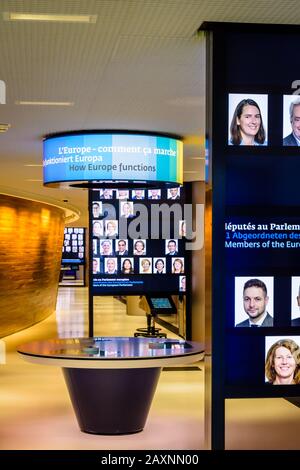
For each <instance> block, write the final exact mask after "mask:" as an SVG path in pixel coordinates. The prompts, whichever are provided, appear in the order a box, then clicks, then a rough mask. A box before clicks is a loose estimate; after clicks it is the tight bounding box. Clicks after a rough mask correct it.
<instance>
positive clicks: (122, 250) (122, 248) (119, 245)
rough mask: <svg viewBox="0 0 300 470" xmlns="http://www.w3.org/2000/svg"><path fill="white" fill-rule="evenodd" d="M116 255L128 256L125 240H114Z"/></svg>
mask: <svg viewBox="0 0 300 470" xmlns="http://www.w3.org/2000/svg"><path fill="white" fill-rule="evenodd" d="M116 255H117V256H128V250H127V243H126V240H118V241H117V240H116Z"/></svg>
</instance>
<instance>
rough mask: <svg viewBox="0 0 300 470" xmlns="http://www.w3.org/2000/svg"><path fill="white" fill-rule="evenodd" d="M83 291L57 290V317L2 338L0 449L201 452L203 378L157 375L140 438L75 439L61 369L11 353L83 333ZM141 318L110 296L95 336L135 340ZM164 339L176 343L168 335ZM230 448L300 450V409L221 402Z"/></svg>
mask: <svg viewBox="0 0 300 470" xmlns="http://www.w3.org/2000/svg"><path fill="white" fill-rule="evenodd" d="M86 318H87V289H85V288H61V289H59V298H58V304H57V312H56V315H55V314H53V315H52V316H51V317H49V318H48V319H47V320H45V321H43V322H41V323H39V324H38V325H35V326H33V327H32V328H29V329H27V330H24V331H22V332H19V333H16V334H15V335H12V336H9V337H6V338H4V342H5V346H6V364H3V365H0V449H71V450H72V449H97V450H108V449H109V450H112V451H113V450H116V449H118V450H122V449H127V450H139V449H143V450H151V449H164V450H166V449H175V450H178V449H186V450H189V449H193V450H199V449H204V372H203V364H202V363H199V364H197V366H199V367H200V368H199V369H197V370H191V369H190V370H179V371H178V370H171V371H170V370H168V371H162V374H161V377H160V380H159V384H158V387H157V391H156V394H155V397H154V400H153V403H152V407H151V410H150V413H149V417H148V420H147V423H146V426H145V429H144V431H143V432H141V433H138V434H132V435H124V436H94V435H90V434H85V433H82V432H80V430H79V428H78V425H77V422H76V418H75V415H74V413H73V409H72V407H71V403H70V400H69V396H68V393H67V389H66V386H65V384H64V380H63V376H62V373H61V370H60V369H59V368H57V367H52V366H41V365H36V364H29V363H27V362H25V361H23V360H22V359H21V358H20V357H19V356H18V354H17V353H16V347H17V346H18V345H20V344H22V343H25V342H28V341H32V340H34V339H41V338H51V337H56V336H58V337H61V338H63V337H70V336H84V335H86V334H87V324H86ZM143 326H145V318H144V317H143V316H132V315H127V314H126V307H125V305H124V304H122V303H121V302H119V301H118V300H115V299H113V298H111V297H102V298H97V299H96V301H95V335H99V336H100V335H101V336H102V335H103V336H105V335H107V336H112V335H117V336H122V335H124V336H132V335H133V333H134V331H135V330H136V328H138V327H143ZM167 333H168V337H175V335H174V334H173V333H170V332H167ZM226 448H227V449H300V409H299V408H297V407H296V406H294V405H292V404H291V403H289V402H287V401H286V400H283V399H280V398H277V399H255V400H254V399H252V400H250V399H249V400H248V399H247V400H245V399H243V400H227V402H226Z"/></svg>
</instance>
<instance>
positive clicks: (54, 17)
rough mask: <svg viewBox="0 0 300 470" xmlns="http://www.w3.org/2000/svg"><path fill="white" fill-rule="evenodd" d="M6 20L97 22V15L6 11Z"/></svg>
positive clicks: (4, 17) (4, 15)
mask: <svg viewBox="0 0 300 470" xmlns="http://www.w3.org/2000/svg"><path fill="white" fill-rule="evenodd" d="M3 19H4V21H52V22H56V23H96V21H97V15H58V14H54V13H49V14H41V13H18V12H12V11H9V12H4V13H3Z"/></svg>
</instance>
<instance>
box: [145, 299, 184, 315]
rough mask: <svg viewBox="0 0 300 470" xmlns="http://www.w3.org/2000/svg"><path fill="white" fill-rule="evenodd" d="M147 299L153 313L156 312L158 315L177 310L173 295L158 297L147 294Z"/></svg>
mask: <svg viewBox="0 0 300 470" xmlns="http://www.w3.org/2000/svg"><path fill="white" fill-rule="evenodd" d="M146 299H147V302H148V305H149V307H150V310H151V313H155V314H158V315H161V314H166V315H168V314H173V313H176V312H177V309H176V305H175V303H174V301H173V299H172V297H171V296H167V297H162V296H161V297H156V296H153V295H146Z"/></svg>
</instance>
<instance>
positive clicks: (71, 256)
mask: <svg viewBox="0 0 300 470" xmlns="http://www.w3.org/2000/svg"><path fill="white" fill-rule="evenodd" d="M84 260H85V228H84V227H66V228H65V229H64V243H63V247H62V262H70V261H73V262H74V261H76V262H78V263H84Z"/></svg>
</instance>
